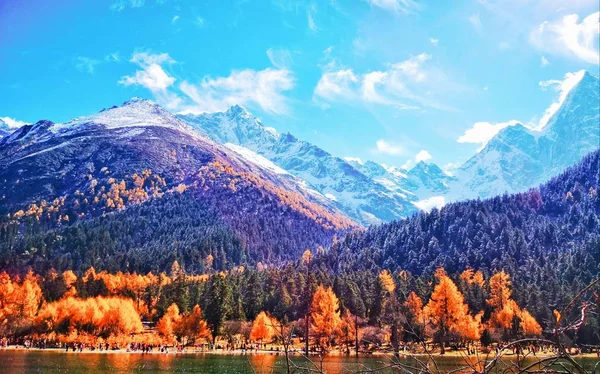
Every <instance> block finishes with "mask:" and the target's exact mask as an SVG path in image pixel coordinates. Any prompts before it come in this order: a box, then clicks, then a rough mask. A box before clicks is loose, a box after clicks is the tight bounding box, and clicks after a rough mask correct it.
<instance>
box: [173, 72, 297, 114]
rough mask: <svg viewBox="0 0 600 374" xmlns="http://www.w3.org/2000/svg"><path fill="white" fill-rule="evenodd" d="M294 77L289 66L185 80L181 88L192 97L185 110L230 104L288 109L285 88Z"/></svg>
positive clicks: (206, 109)
mask: <svg viewBox="0 0 600 374" xmlns="http://www.w3.org/2000/svg"><path fill="white" fill-rule="evenodd" d="M294 85H295V80H294V77H293V75H292V73H291V72H290V71H289V70H286V69H273V68H267V69H264V70H259V71H256V70H252V69H245V70H234V71H233V72H232V73H231V74H230V75H229V76H228V77H218V78H211V77H208V76H207V77H204V78H203V79H202V80H201V81H200V83H198V84H197V85H194V84H191V83H188V82H185V81H184V82H182V83H181V85H180V87H179V88H180V89H181V91H182V92H183V93H184V94H185V95H187V97H188V98H189V99H190V100H191V102H192V104H191V105H185V106H184V107H183V110H182V112H186V113H202V112H214V111H220V110H225V109H227V108H228V107H230V106H231V105H234V104H239V105H248V104H249V105H258V106H260V107H261V108H262V109H263V110H265V111H267V112H271V113H278V114H284V113H287V112H288V105H287V98H286V97H285V96H284V94H283V93H284V92H285V91H289V90H291V89H292V88H294Z"/></svg>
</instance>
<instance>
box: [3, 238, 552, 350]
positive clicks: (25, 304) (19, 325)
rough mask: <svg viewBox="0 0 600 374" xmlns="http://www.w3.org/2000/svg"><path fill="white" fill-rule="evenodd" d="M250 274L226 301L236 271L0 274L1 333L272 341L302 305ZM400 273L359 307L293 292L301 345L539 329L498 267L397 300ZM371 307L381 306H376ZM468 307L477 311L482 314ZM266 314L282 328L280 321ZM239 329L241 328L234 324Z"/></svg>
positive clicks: (63, 338)
mask: <svg viewBox="0 0 600 374" xmlns="http://www.w3.org/2000/svg"><path fill="white" fill-rule="evenodd" d="M311 257H312V254H311V251H309V250H307V251H306V252H305V255H304V256H303V259H302V260H301V261H300V263H299V269H300V271H301V272H300V273H299V274H301V275H302V276H305V274H306V273H305V271H306V270H309V269H308V267H307V266H305V265H303V264H310V263H311V262H312V261H313V260H312V259H311ZM252 271H254V272H255V278H252V279H255V280H254V281H253V283H252V284H251V285H250V284H243V283H240V284H239V287H241V288H242V291H243V292H242V293H240V294H238V295H239V296H234V293H233V290H232V289H231V288H230V287H231V283H230V282H231V280H232V279H238V280H239V279H242V277H244V274H246V273H247V272H248V269H245V268H243V267H238V268H234V269H231V270H229V271H227V272H218V273H217V272H215V273H213V274H202V275H187V274H185V272H184V271H183V268H182V267H181V266H180V265H179V263H178V262H177V261H175V262H173V266H172V267H171V272H170V274H169V275H167V274H165V273H160V274H157V275H155V274H152V273H148V274H137V273H122V272H118V273H114V274H111V273H108V272H106V271H102V272H96V271H95V269H94V268H90V269H88V270H87V271H86V272H85V273H83V274H76V273H75V272H72V271H65V272H62V273H58V272H56V271H53V270H50V271H48V272H47V273H46V274H45V275H44V276H43V277H42V276H40V275H36V274H34V273H33V272H31V271H29V272H28V273H26V274H25V275H23V276H19V275H14V276H10V275H9V274H7V273H6V272H3V273H0V336H2V335H3V336H15V337H19V336H33V337H37V338H43V339H50V340H53V341H58V342H67V343H69V342H87V343H90V344H95V343H97V342H102V341H104V342H113V343H114V344H116V345H118V346H122V345H123V344H127V342H128V341H131V339H136V338H135V337H136V336H139V337H140V338H139V339H143V341H145V342H155V343H161V344H169V345H174V344H183V345H190V344H198V343H205V342H212V343H215V341H216V339H217V338H218V337H219V336H220V335H222V336H228V338H227V339H228V340H232V339H233V338H232V337H231V336H232V335H235V334H241V335H244V336H245V338H244V339H246V340H245V341H248V342H260V343H270V342H273V341H274V340H277V341H280V338H281V337H280V335H281V332H280V331H279V329H280V327H281V328H282V329H283V328H284V325H286V326H285V328H287V329H289V328H291V327H290V326H291V325H287V324H289V323H290V322H289V316H290V315H292V314H291V313H290V312H289V311H291V310H292V308H293V307H294V303H299V302H301V300H295V299H294V298H292V297H290V295H287V297H285V298H283V299H279V297H280V296H281V295H280V294H279V293H273V294H271V295H270V296H269V298H271V299H270V300H271V301H269V303H270V304H266V303H265V302H262V303H261V301H260V300H261V299H262V300H265V301H266V300H267V298H266V295H262V294H261V293H260V289H261V287H262V285H261V283H260V282H261V279H263V278H262V275H261V273H266V272H269V271H271V270H270V269H269V268H266V267H264V268H261V269H260V270H252ZM399 274H400V276H399V277H398V282H396V281H395V279H394V276H393V275H392V274H391V273H390V272H389V271H387V270H383V271H381V272H379V273H375V274H373V275H372V276H373V278H372V281H373V290H374V291H375V292H374V293H373V295H374V297H375V298H374V299H373V300H372V301H371V304H369V308H368V309H366V308H364V306H365V305H360V304H353V302H355V301H353V300H352V299H349V295H352V294H353V292H355V291H353V289H347V290H346V291H344V289H343V288H339V287H338V288H336V292H337V290H338V289H339V290H340V293H338V294H336V292H334V288H332V287H327V286H325V285H318V284H315V285H314V288H310V287H309V288H308V289H304V288H302V287H299V288H298V294H297V297H296V298H306V300H307V303H306V304H305V305H308V308H307V309H308V313H307V314H300V313H296V318H297V319H298V321H297V322H294V323H299V324H300V325H298V326H301V327H298V328H299V329H300V330H299V331H302V330H303V329H304V326H307V325H306V322H305V321H308V330H309V342H310V344H313V345H316V346H318V347H319V350H320V351H321V352H327V351H328V350H330V349H332V348H333V347H335V346H337V347H343V348H344V349H345V350H346V352H350V350H353V349H356V347H358V346H359V345H361V344H362V345H365V344H366V345H369V344H380V345H381V344H387V343H390V342H391V343H392V344H396V343H397V342H398V341H399V340H400V339H403V338H406V337H408V336H410V337H412V339H416V338H419V339H425V340H427V339H430V340H431V341H432V342H435V343H436V344H438V345H439V346H440V348H441V350H442V352H443V351H444V349H445V347H446V346H447V345H449V344H452V345H455V344H458V345H462V346H468V345H469V344H473V343H474V342H477V341H478V340H479V339H480V337H481V336H482V333H483V331H484V330H487V331H488V332H486V334H488V333H489V332H491V333H492V334H493V336H494V339H496V341H500V340H501V339H504V338H506V337H510V338H516V337H522V336H534V335H540V334H541V333H542V328H541V326H540V324H539V323H538V322H537V321H536V319H535V318H534V317H533V316H532V315H531V313H529V312H528V311H527V310H526V309H524V308H521V307H519V305H518V304H517V303H516V302H515V300H514V299H513V290H512V282H511V279H510V276H509V275H508V274H507V273H506V272H504V271H498V272H496V273H494V274H493V275H492V276H491V277H490V278H489V280H487V282H486V279H485V277H484V275H483V273H481V272H480V271H474V270H469V269H468V270H466V271H464V272H462V273H460V274H457V277H456V278H455V279H456V280H457V281H458V282H459V285H457V284H456V283H455V281H454V280H453V278H452V277H451V276H450V275H448V274H447V273H446V272H445V271H444V269H441V268H440V269H438V270H437V271H436V273H435V283H434V284H432V285H431V286H432V288H430V290H431V291H427V290H426V291H425V292H423V289H412V290H407V294H406V295H403V294H402V293H403V292H404V290H406V284H408V283H407V282H409V281H410V275H408V274H406V273H399ZM276 287H281V285H277V286H276ZM244 288H247V289H244ZM473 288H476V289H477V290H479V291H478V292H481V294H482V295H485V297H484V298H482V301H481V303H479V304H478V303H472V302H470V303H467V299H468V297H467V296H465V295H467V294H466V293H465V294H463V292H461V291H464V292H471V291H472V290H473ZM167 290H168V291H167ZM193 290H201V291H200V292H201V293H202V295H203V298H199V299H198V298H196V299H195V300H199V301H200V302H199V303H198V304H202V305H203V306H204V308H201V307H200V305H194V304H195V302H194V303H189V302H188V301H189V300H190V292H191V291H193ZM465 290H466V291H465ZM427 292H430V293H427ZM90 294H92V295H93V296H89V295H90ZM419 294H421V295H423V296H424V297H421V296H419ZM86 296H87V297H86ZM238 297H240V298H239V299H238ZM338 297H339V298H338ZM471 297H472V296H471ZM376 298H379V300H377V299H376ZM253 299H256V300H253ZM165 300H169V302H168V303H165ZM250 301H252V303H254V304H250V303H249V302H250ZM192 305H194V306H193V307H192ZM261 305H262V306H264V305H272V306H273V308H270V309H268V310H267V309H262V307H261V309H256V312H255V314H254V315H255V318H254V320H253V321H252V322H242V320H243V319H244V314H243V310H242V309H243V308H244V307H245V306H252V307H254V306H258V307H260V306H261ZM378 305H381V306H382V307H381V308H380V309H379V310H378V309H377V308H376V307H377V306H378ZM470 305H471V306H470ZM472 305H481V309H482V310H478V309H479V308H473V307H472ZM236 308H237V309H236ZM286 308H287V309H286ZM361 308H363V309H361ZM365 309H366V310H365ZM354 311H356V313H357V314H353V313H354ZM376 312H377V313H380V314H381V316H382V317H381V318H379V319H373V321H375V322H372V321H371V319H370V318H371V317H370V315H369V314H373V313H376ZM484 312H485V313H484ZM205 313H206V315H205ZM236 313H238V314H236ZM484 315H485V316H486V318H485V320H484V318H483V317H484ZM275 316H277V317H279V316H281V317H279V318H280V320H281V321H286V322H279V321H278V319H276V318H275ZM556 316H557V318H560V316H559V315H558V314H557V315H556ZM142 320H143V321H145V323H146V324H147V326H146V327H144V325H143V324H142ZM367 322H368V324H367ZM243 324H245V325H246V326H247V327H245V328H244V329H242V328H241V327H239V328H234V327H235V326H242V325H243ZM148 326H150V327H148ZM410 326H412V328H411V327H410ZM242 330H244V331H246V332H242Z"/></svg>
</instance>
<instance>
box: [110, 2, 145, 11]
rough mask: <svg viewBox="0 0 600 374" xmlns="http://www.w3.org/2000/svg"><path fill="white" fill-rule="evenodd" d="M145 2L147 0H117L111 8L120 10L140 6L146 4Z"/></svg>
mask: <svg viewBox="0 0 600 374" xmlns="http://www.w3.org/2000/svg"><path fill="white" fill-rule="evenodd" d="M145 2H146V1H145V0H117V1H115V2H114V3H113V4H112V5H111V6H110V9H111V10H114V11H115V12H120V11H122V10H123V9H125V8H127V7H130V8H140V7H142V6H144V4H145Z"/></svg>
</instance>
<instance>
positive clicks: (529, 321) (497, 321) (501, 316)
mask: <svg viewBox="0 0 600 374" xmlns="http://www.w3.org/2000/svg"><path fill="white" fill-rule="evenodd" d="M511 286H512V282H511V280H510V276H509V275H508V274H507V273H506V272H504V270H501V271H499V272H496V273H495V274H494V275H492V277H491V278H490V296H489V298H488V299H487V300H486V302H487V304H488V305H489V306H490V307H491V308H492V314H491V316H490V319H489V321H488V326H489V327H490V328H491V329H500V330H503V331H504V332H505V333H506V332H508V331H510V330H512V329H513V327H514V323H515V322H518V323H519V327H520V330H521V332H522V333H523V334H525V335H539V334H541V333H542V327H541V326H540V324H539V323H538V322H537V321H536V320H535V318H533V316H532V315H531V314H530V313H529V312H528V311H527V310H526V309H523V310H521V308H520V307H519V305H517V303H516V301H514V300H513V299H512V298H511V297H512V289H511Z"/></svg>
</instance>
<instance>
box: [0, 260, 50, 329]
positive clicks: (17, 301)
mask: <svg viewBox="0 0 600 374" xmlns="http://www.w3.org/2000/svg"><path fill="white" fill-rule="evenodd" d="M41 302H42V289H41V288H40V286H39V284H38V278H37V276H36V275H34V274H33V272H32V271H31V270H30V271H29V272H28V273H27V275H26V276H25V279H23V281H22V282H19V281H18V277H17V279H14V280H13V279H11V277H10V276H9V275H8V274H7V273H6V272H2V273H0V333H2V332H3V333H7V334H14V333H16V332H18V331H19V330H23V329H27V328H28V326H30V325H31V323H32V321H33V317H34V316H35V315H36V314H37V312H38V309H39V307H40V304H41Z"/></svg>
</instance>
